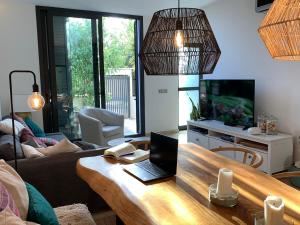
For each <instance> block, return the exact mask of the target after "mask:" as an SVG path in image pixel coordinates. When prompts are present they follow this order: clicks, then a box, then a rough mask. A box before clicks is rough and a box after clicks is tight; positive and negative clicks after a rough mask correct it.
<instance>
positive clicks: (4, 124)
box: [0, 119, 25, 135]
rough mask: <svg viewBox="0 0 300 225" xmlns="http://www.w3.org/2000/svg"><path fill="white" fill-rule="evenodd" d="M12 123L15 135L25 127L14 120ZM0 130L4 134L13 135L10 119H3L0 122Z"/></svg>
mask: <svg viewBox="0 0 300 225" xmlns="http://www.w3.org/2000/svg"><path fill="white" fill-rule="evenodd" d="M14 122H15V134H16V135H19V133H20V132H21V130H23V129H24V128H25V127H24V126H23V125H22V124H21V123H20V122H18V121H17V120H15V121H14ZM0 130H1V131H2V132H3V133H6V134H12V133H13V129H12V119H5V120H2V121H0Z"/></svg>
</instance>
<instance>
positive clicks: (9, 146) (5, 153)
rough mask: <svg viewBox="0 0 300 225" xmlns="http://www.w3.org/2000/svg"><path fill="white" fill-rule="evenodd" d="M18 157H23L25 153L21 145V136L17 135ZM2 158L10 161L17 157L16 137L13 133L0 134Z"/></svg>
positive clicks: (0, 155) (0, 153) (0, 156)
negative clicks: (15, 151)
mask: <svg viewBox="0 0 300 225" xmlns="http://www.w3.org/2000/svg"><path fill="white" fill-rule="evenodd" d="M16 150H17V159H23V158H24V154H23V151H22V148H21V145H20V141H19V137H16ZM0 159H4V160H5V161H10V160H14V159H15V153H14V139H13V136H12V135H11V134H6V135H2V136H0Z"/></svg>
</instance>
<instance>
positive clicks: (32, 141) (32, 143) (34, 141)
mask: <svg viewBox="0 0 300 225" xmlns="http://www.w3.org/2000/svg"><path fill="white" fill-rule="evenodd" d="M23 144H25V145H30V146H32V147H34V148H46V147H47V145H45V144H44V143H43V142H42V141H41V140H40V139H38V138H37V137H32V138H30V139H29V140H28V141H25V142H23Z"/></svg>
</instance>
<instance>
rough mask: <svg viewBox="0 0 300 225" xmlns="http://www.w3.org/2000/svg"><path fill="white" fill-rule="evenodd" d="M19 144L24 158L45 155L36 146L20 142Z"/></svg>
mask: <svg viewBox="0 0 300 225" xmlns="http://www.w3.org/2000/svg"><path fill="white" fill-rule="evenodd" d="M21 146H22V149H23V152H24V155H25V157H26V159H33V158H38V157H43V156H45V155H44V154H43V153H41V152H39V151H38V150H37V149H36V148H34V147H32V146H30V145H25V144H21Z"/></svg>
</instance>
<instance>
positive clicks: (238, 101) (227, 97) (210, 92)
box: [200, 80, 255, 127]
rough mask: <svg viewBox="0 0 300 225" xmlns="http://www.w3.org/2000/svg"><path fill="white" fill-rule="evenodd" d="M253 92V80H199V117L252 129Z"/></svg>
mask: <svg viewBox="0 0 300 225" xmlns="http://www.w3.org/2000/svg"><path fill="white" fill-rule="evenodd" d="M254 92H255V81H254V80H201V81H200V111H201V116H202V117H204V118H206V119H213V120H219V121H223V122H224V123H225V124H227V125H232V126H248V127H252V126H253V124H254V98H255V94H254Z"/></svg>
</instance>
